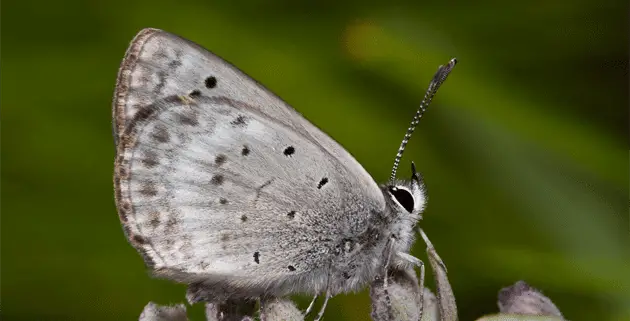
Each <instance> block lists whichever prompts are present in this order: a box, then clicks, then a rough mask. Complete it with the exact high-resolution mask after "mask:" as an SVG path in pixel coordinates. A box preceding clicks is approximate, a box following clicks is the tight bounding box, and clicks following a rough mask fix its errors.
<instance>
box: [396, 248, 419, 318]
mask: <svg viewBox="0 0 630 321" xmlns="http://www.w3.org/2000/svg"><path fill="white" fill-rule="evenodd" d="M396 255H398V257H400V258H401V259H403V260H405V261H407V262H409V263H411V264H413V265H415V266H417V267H418V268H420V279H419V280H418V285H419V286H420V293H419V296H420V302H422V304H420V306H419V307H418V310H419V311H420V318H422V310H423V309H424V306H423V304H424V273H425V271H424V269H425V268H424V262H422V260H420V259H419V258H417V257H415V256H413V255H409V254H407V253H404V252H398V253H396Z"/></svg>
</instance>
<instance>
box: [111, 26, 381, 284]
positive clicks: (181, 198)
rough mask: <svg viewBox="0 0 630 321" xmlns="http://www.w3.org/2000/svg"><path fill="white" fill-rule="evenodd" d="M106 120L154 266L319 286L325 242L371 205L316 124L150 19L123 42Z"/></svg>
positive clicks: (127, 209)
mask: <svg viewBox="0 0 630 321" xmlns="http://www.w3.org/2000/svg"><path fill="white" fill-rule="evenodd" d="M208 79H210V80H208ZM114 128H115V129H114V131H115V135H116V136H117V138H118V154H117V159H116V170H115V179H114V180H115V189H116V200H117V207H118V210H119V214H120V217H121V220H122V222H123V226H124V228H125V231H126V234H127V237H128V239H129V240H130V242H131V243H132V244H133V245H134V246H135V247H136V248H137V249H138V250H139V251H140V252H141V253H142V254H143V255H144V258H145V261H146V262H147V264H149V265H150V266H151V267H152V268H153V269H154V271H155V272H156V273H157V274H158V275H161V276H164V277H167V278H171V279H174V280H178V281H183V282H197V281H204V282H208V283H214V284H216V285H220V286H221V287H224V288H226V289H229V292H231V293H238V292H239V291H241V292H243V291H248V292H252V291H253V292H256V291H258V292H260V293H263V292H264V293H269V292H271V293H274V292H278V291H285V292H286V291H290V290H289V289H288V285H290V287H291V288H292V289H295V290H297V291H307V292H308V291H309V289H311V290H313V291H321V290H322V287H325V276H326V275H325V273H322V271H324V270H325V269H326V268H327V266H328V264H329V260H328V259H327V258H329V257H331V256H332V255H333V253H332V252H333V249H334V247H335V246H336V243H338V242H340V241H341V240H342V239H343V238H344V237H348V236H353V235H358V234H359V233H361V232H363V231H364V229H365V227H366V226H367V221H368V219H369V217H370V215H373V213H374V212H382V211H383V210H384V207H385V201H384V199H383V195H382V193H381V191H380V190H379V188H378V186H377V185H376V183H375V182H374V181H373V179H372V178H371V177H370V175H369V174H368V173H367V172H366V171H365V170H364V169H363V167H362V166H361V165H360V164H359V163H358V162H357V161H356V160H355V159H354V158H353V157H352V156H351V155H350V154H349V153H348V152H346V151H345V150H344V149H343V148H342V147H341V146H340V145H339V144H337V143H336V142H335V141H334V140H332V139H331V138H330V137H329V136H327V135H326V134H324V133H323V132H322V131H320V130H319V129H317V128H316V127H315V126H313V125H312V124H311V123H309V122H308V121H307V120H306V119H304V118H303V117H302V116H301V115H300V114H298V113H297V112H296V111H295V110H294V109H292V108H291V107H290V106H288V105H287V104H286V103H284V102H283V101H282V100H281V99H279V98H278V97H276V96H275V95H273V94H272V93H271V92H269V91H268V90H266V89H265V88H263V87H262V86H260V85H259V84H258V83H256V82H255V81H254V80H252V79H251V78H249V77H248V76H246V75H245V74H244V73H242V72H240V71H239V70H238V69H236V68H235V67H233V66H232V65H230V64H229V63H227V62H225V61H223V60H221V59H220V58H218V57H217V56H215V55H213V54H211V53H210V52H208V51H206V50H205V49H203V48H201V47H199V46H197V45H195V44H193V43H191V42H188V41H186V40H184V39H181V38H179V37H177V36H174V35H171V34H169V33H166V32H163V31H159V30H155V29H147V30H143V31H142V32H140V33H139V35H138V36H137V37H136V38H135V40H134V41H133V42H132V44H131V47H130V49H129V50H128V52H127V55H126V57H125V59H124V61H123V64H122V67H121V70H120V73H119V78H118V85H117V90H116V95H115V99H114ZM281 288H282V289H284V290H280V289H281ZM314 288H317V289H314ZM255 289H257V290H255Z"/></svg>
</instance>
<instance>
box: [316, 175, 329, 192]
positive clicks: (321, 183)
mask: <svg viewBox="0 0 630 321" xmlns="http://www.w3.org/2000/svg"><path fill="white" fill-rule="evenodd" d="M327 183H328V177H324V178H322V179H321V180H320V181H319V183H317V188H318V189H321V188H322V187H324V185H326V184H327Z"/></svg>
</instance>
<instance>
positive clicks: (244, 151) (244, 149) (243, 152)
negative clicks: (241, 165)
mask: <svg viewBox="0 0 630 321" xmlns="http://www.w3.org/2000/svg"><path fill="white" fill-rule="evenodd" d="M241 155H243V156H247V155H249V147H247V146H243V149H242V150H241Z"/></svg>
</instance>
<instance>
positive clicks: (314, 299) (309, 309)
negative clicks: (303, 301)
mask: <svg viewBox="0 0 630 321" xmlns="http://www.w3.org/2000/svg"><path fill="white" fill-rule="evenodd" d="M318 296H319V294H315V296H313V300H311V303H310V304H309V305H308V308H306V312H304V315H308V314H309V313H311V311H313V306H315V301H317V297H318Z"/></svg>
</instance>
